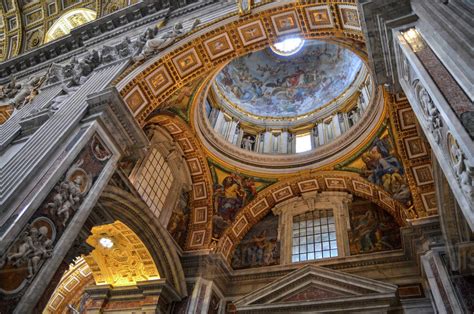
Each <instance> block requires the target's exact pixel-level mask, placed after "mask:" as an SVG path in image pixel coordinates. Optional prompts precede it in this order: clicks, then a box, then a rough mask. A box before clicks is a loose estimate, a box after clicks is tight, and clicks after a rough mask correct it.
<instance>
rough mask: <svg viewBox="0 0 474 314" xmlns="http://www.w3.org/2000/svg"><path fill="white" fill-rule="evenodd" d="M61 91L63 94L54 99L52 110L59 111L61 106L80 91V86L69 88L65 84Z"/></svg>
mask: <svg viewBox="0 0 474 314" xmlns="http://www.w3.org/2000/svg"><path fill="white" fill-rule="evenodd" d="M61 89H62V92H61V94H60V95H58V96H56V97H54V99H53V101H52V103H51V109H53V110H58V109H59V108H60V107H61V104H62V103H63V102H64V101H65V100H66V99H68V98H69V97H70V96H71V95H72V94H74V93H75V92H76V91H77V90H78V89H79V86H71V87H68V86H67V85H66V84H64V83H63V84H62V85H61Z"/></svg>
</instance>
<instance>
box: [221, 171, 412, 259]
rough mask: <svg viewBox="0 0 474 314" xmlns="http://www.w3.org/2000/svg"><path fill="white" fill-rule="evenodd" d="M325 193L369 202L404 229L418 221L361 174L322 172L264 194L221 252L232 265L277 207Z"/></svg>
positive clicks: (243, 214) (228, 233)
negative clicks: (409, 221)
mask: <svg viewBox="0 0 474 314" xmlns="http://www.w3.org/2000/svg"><path fill="white" fill-rule="evenodd" d="M322 191H344V192H348V193H350V194H352V195H355V196H358V197H361V198H363V199H367V200H369V201H370V202H372V203H375V204H377V205H378V206H380V207H381V208H382V209H383V210H385V211H387V212H388V213H389V214H390V215H392V216H393V217H394V219H395V221H396V222H397V223H398V224H399V225H400V226H405V225H406V219H407V218H414V213H413V211H412V210H411V209H407V208H406V207H405V206H404V205H403V204H401V203H400V202H398V201H396V200H394V199H393V198H392V197H391V196H390V195H389V194H388V193H387V192H385V191H384V190H383V189H382V188H380V187H379V186H377V185H374V184H372V183H370V182H369V181H367V180H365V179H364V178H362V177H360V176H359V175H357V174H354V173H349V172H344V171H318V172H314V173H310V174H308V175H304V176H298V177H292V178H289V179H287V180H283V181H281V182H279V183H277V184H275V185H272V186H271V187H269V188H267V189H266V190H264V191H262V192H261V193H260V194H259V195H258V196H257V197H256V198H255V199H254V200H253V201H252V202H250V203H249V204H248V205H247V206H246V207H244V208H243V209H241V210H240V212H239V213H238V214H237V216H236V217H235V220H234V222H233V223H232V224H231V225H230V226H229V227H228V228H227V229H226V230H225V232H224V233H223V236H222V237H221V239H220V241H219V243H218V246H217V251H218V252H220V253H222V254H223V255H224V256H225V257H226V259H227V260H228V261H230V258H231V255H232V254H231V252H233V250H234V249H235V248H236V246H237V245H238V243H239V242H240V240H242V239H243V237H244V236H245V234H246V233H247V232H248V231H249V230H250V229H251V228H252V226H254V225H255V224H256V223H257V222H258V221H260V220H261V219H262V218H263V217H265V216H266V215H267V214H268V213H269V212H270V211H271V209H272V208H273V207H275V205H277V204H279V203H282V202H284V201H286V200H289V199H292V198H295V197H298V196H301V195H302V194H304V193H310V192H311V193H317V192H322Z"/></svg>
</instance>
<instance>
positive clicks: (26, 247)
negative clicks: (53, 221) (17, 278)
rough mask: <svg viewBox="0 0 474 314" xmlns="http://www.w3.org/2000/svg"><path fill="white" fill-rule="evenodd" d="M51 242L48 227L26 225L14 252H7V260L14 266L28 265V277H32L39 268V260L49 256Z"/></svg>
mask: <svg viewBox="0 0 474 314" xmlns="http://www.w3.org/2000/svg"><path fill="white" fill-rule="evenodd" d="M52 251H53V242H52V241H51V239H50V238H49V237H48V228H47V227H46V226H41V227H39V228H36V227H31V226H28V227H27V229H26V231H25V233H24V234H23V238H22V239H21V240H20V245H19V246H18V247H17V250H16V252H10V253H9V254H8V262H10V263H11V264H12V265H13V266H15V267H20V266H21V265H23V264H24V263H27V265H28V277H27V278H32V277H33V276H34V274H36V272H37V271H38V270H39V266H40V262H41V261H42V260H45V259H47V258H49V257H51V252H52Z"/></svg>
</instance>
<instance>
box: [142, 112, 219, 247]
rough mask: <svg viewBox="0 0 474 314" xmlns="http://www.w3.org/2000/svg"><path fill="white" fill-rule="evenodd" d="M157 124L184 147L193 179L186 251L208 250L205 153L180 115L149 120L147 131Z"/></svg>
mask: <svg viewBox="0 0 474 314" xmlns="http://www.w3.org/2000/svg"><path fill="white" fill-rule="evenodd" d="M152 124H158V125H159V126H161V127H162V128H164V129H165V130H166V131H167V132H168V133H169V134H170V135H171V137H172V138H173V140H174V141H175V142H177V143H178V144H179V146H180V147H181V149H182V151H183V153H184V158H185V159H186V162H187V164H188V166H189V170H190V173H191V180H192V186H193V189H192V193H191V203H190V206H191V214H190V217H189V224H188V226H189V229H188V235H187V239H186V245H185V248H186V249H190V250H195V249H202V248H207V245H208V244H209V243H210V242H211V235H212V232H211V229H212V225H211V223H210V218H209V217H211V216H212V197H211V196H212V193H213V190H212V178H211V175H210V170H209V166H208V164H207V160H206V157H205V154H204V152H203V151H202V149H201V145H200V143H199V141H198V140H197V139H196V137H195V135H194V132H193V131H192V130H191V128H190V127H189V125H188V124H187V123H186V122H185V121H183V120H182V119H181V118H179V117H177V116H172V115H168V114H161V115H158V116H155V117H153V118H152V119H150V120H148V121H147V124H146V125H145V128H146V127H147V126H150V125H152Z"/></svg>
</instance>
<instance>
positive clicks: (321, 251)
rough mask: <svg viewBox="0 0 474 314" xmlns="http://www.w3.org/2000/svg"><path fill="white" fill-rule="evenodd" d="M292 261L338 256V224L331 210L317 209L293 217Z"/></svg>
mask: <svg viewBox="0 0 474 314" xmlns="http://www.w3.org/2000/svg"><path fill="white" fill-rule="evenodd" d="M292 244H293V250H292V252H293V255H292V261H293V262H299V261H306V260H314V259H321V258H329V257H336V256H338V250H337V241H336V225H335V222H334V217H333V213H332V211H331V210H315V211H312V212H307V213H304V214H301V215H298V216H295V217H293V240H292Z"/></svg>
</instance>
